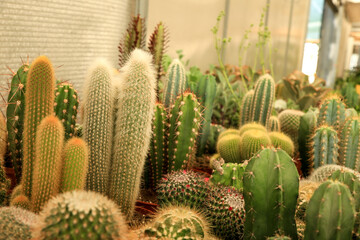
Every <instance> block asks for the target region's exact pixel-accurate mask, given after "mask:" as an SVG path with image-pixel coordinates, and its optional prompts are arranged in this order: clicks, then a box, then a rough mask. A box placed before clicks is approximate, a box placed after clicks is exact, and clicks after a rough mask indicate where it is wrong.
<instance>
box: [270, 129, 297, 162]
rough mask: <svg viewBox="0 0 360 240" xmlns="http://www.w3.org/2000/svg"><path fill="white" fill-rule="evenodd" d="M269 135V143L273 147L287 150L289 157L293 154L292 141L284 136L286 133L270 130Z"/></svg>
mask: <svg viewBox="0 0 360 240" xmlns="http://www.w3.org/2000/svg"><path fill="white" fill-rule="evenodd" d="M269 137H270V140H271V144H272V145H273V146H274V147H275V148H281V149H282V150H284V151H285V152H287V154H289V155H290V156H291V157H293V156H294V143H293V141H292V140H291V138H289V137H288V136H286V134H284V133H282V132H270V133H269Z"/></svg>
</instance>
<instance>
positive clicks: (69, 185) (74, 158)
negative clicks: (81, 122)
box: [61, 137, 88, 192]
mask: <svg viewBox="0 0 360 240" xmlns="http://www.w3.org/2000/svg"><path fill="white" fill-rule="evenodd" d="M63 152H64V153H63V155H64V160H63V164H64V166H63V173H62V180H61V192H66V191H72V190H75V189H79V190H83V189H84V187H85V184H86V172H87V166H88V149H87V146H86V144H85V142H84V140H82V139H81V138H75V137H74V138H70V140H69V141H68V142H67V143H66V144H65V147H64V151H63Z"/></svg>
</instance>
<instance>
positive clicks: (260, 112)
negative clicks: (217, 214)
mask: <svg viewBox="0 0 360 240" xmlns="http://www.w3.org/2000/svg"><path fill="white" fill-rule="evenodd" d="M274 98H275V82H274V79H273V78H272V77H271V76H270V75H269V74H265V75H263V76H261V77H260V78H259V79H258V80H257V81H256V84H255V89H254V95H253V97H252V100H251V109H250V111H251V112H250V116H251V117H250V120H251V122H258V123H260V124H262V125H264V126H267V125H268V122H269V118H270V115H271V111H272V107H273V102H274Z"/></svg>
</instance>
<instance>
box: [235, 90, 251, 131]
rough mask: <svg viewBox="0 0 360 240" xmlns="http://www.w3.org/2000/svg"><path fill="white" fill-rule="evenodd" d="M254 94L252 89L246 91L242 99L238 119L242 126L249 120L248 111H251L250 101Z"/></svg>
mask: <svg viewBox="0 0 360 240" xmlns="http://www.w3.org/2000/svg"><path fill="white" fill-rule="evenodd" d="M253 96H254V90H250V91H248V92H247V93H246V94H245V96H244V97H243V99H242V103H241V108H240V120H239V125H240V126H243V125H245V124H246V123H248V122H250V117H251V116H250V112H251V101H252V98H253Z"/></svg>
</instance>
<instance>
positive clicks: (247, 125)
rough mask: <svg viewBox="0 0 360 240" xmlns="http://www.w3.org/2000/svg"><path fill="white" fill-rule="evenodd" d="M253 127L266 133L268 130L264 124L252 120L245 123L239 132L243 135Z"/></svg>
mask: <svg viewBox="0 0 360 240" xmlns="http://www.w3.org/2000/svg"><path fill="white" fill-rule="evenodd" d="M253 129H255V130H260V131H262V132H265V133H266V132H267V130H266V128H265V127H264V126H263V125H261V124H259V123H255V122H252V123H247V124H245V125H243V126H242V127H241V128H240V130H239V134H240V136H242V135H243V134H244V133H245V132H246V131H248V130H253ZM219 138H220V137H219Z"/></svg>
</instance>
